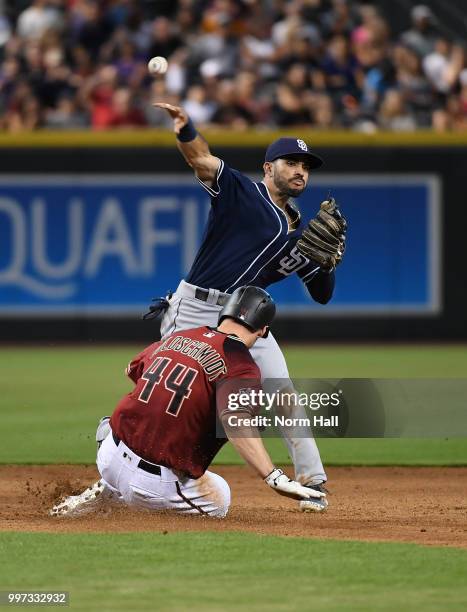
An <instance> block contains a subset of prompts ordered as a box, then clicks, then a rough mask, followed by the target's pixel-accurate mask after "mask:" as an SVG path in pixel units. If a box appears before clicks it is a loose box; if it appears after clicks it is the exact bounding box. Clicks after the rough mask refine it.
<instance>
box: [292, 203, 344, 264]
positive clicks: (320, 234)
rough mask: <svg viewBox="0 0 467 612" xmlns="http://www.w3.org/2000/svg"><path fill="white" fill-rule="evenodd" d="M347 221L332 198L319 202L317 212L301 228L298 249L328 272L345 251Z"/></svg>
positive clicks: (337, 262)
mask: <svg viewBox="0 0 467 612" xmlns="http://www.w3.org/2000/svg"><path fill="white" fill-rule="evenodd" d="M346 231H347V221H346V220H345V218H344V217H343V216H342V214H341V212H340V210H339V208H338V206H337V204H336V201H335V199H334V198H330V199H329V200H325V201H324V202H321V206H320V209H319V211H318V214H317V215H316V217H315V218H314V219H312V220H311V221H310V222H309V223H308V227H307V228H305V229H304V230H303V233H302V237H301V238H300V239H299V240H298V242H297V248H298V250H299V251H300V252H301V253H303V255H305V257H308V259H312V260H313V261H316V263H317V264H319V266H320V268H321V269H322V270H326V271H328V272H330V271H332V270H334V268H335V267H336V266H337V265H338V264H340V262H341V261H342V257H343V256H344V251H345V233H346Z"/></svg>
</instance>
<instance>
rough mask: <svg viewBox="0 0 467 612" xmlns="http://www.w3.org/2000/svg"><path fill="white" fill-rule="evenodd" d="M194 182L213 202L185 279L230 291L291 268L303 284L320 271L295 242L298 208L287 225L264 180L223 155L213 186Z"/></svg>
mask: <svg viewBox="0 0 467 612" xmlns="http://www.w3.org/2000/svg"><path fill="white" fill-rule="evenodd" d="M198 180H199V179H198ZM199 182H200V183H201V185H202V186H203V187H204V188H205V189H206V191H207V192H208V193H209V194H210V196H211V203H212V206H211V210H210V213H209V218H208V223H207V227H206V230H205V233H204V237H203V241H202V244H201V247H200V249H199V251H198V254H197V255H196V258H195V260H194V262H193V265H192V267H191V270H190V272H189V274H188V276H187V277H186V279H185V280H186V282H188V283H191V284H192V285H197V286H198V287H205V288H211V289H218V290H219V291H223V292H227V293H232V291H234V290H235V289H236V288H237V287H240V286H242V285H256V286H257V287H262V288H266V287H267V286H268V285H271V284H272V283H276V282H277V281H280V280H282V279H283V278H285V277H287V276H289V275H290V274H293V273H297V274H298V275H299V276H300V278H301V279H302V280H303V282H304V283H305V284H308V283H309V282H310V281H311V280H312V279H313V277H314V276H315V275H316V274H318V273H319V272H320V269H319V266H318V264H317V263H316V262H313V261H311V260H309V259H307V258H306V257H305V256H304V255H302V254H301V253H300V252H299V250H298V249H297V247H296V243H297V240H298V239H299V238H300V236H301V234H302V231H303V229H304V227H305V223H304V222H303V220H302V219H300V217H299V213H298V211H296V209H295V210H294V212H295V214H296V215H297V216H298V219H297V222H296V223H295V226H296V227H295V229H293V230H291V231H289V224H288V220H287V216H286V214H285V212H284V211H283V210H282V209H281V208H279V207H278V206H277V205H276V204H274V202H273V201H272V199H271V198H270V196H269V192H268V189H267V187H266V185H265V184H264V183H262V182H259V183H255V182H253V181H252V180H251V179H249V178H248V177H247V176H244V175H243V174H241V173H240V172H238V171H237V170H233V169H232V168H229V167H228V166H227V165H226V164H225V163H224V162H223V161H222V160H221V161H220V164H219V169H218V171H217V178H216V181H215V184H214V185H213V186H212V187H210V186H208V185H206V184H205V183H203V182H202V181H199ZM332 276H333V275H332Z"/></svg>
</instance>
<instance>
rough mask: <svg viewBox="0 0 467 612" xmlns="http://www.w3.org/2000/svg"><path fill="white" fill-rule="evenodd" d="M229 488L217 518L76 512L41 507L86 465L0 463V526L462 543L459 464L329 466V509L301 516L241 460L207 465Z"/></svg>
mask: <svg viewBox="0 0 467 612" xmlns="http://www.w3.org/2000/svg"><path fill="white" fill-rule="evenodd" d="M213 471H215V472H217V473H219V474H221V475H222V476H223V477H224V478H225V479H226V480H227V481H228V483H229V484H230V486H231V489H232V506H231V510H230V512H229V515H228V517H227V518H226V519H224V520H216V519H209V518H206V517H201V516H200V517H198V516H174V515H172V514H169V513H148V512H141V511H140V512H138V511H134V510H129V509H112V510H111V511H109V510H108V509H107V510H104V509H101V510H99V511H97V512H95V513H93V514H92V515H87V516H85V517H81V518H75V519H70V518H64V517H62V518H53V517H50V516H48V514H47V511H48V509H49V508H50V507H51V506H52V505H53V503H54V502H56V501H58V500H59V499H60V498H61V497H63V496H64V495H68V494H71V493H78V492H81V491H82V490H83V489H84V488H85V487H86V486H88V485H89V484H91V483H93V482H94V481H95V480H96V479H97V477H98V473H97V470H96V468H95V467H94V466H71V465H50V466H0V498H1V500H2V503H1V506H0V530H1V531H44V532H47V531H50V532H52V531H53V532H54V533H57V532H65V533H70V532H75V533H78V532H102V533H104V532H129V531H155V532H162V533H164V532H176V531H241V532H245V531H248V532H253V533H257V534H273V535H281V536H295V537H307V538H309V537H319V538H337V539H343V540H347V539H351V540H379V541H385V540H386V541H388V540H392V541H399V542H417V543H419V544H437V545H447V546H457V547H463V548H467V468H449V467H448V468H446V467H443V468H404V467H385V468H381V467H380V468H377V467H373V468H371V467H363V468H361V467H335V468H330V469H329V470H328V475H329V483H328V484H329V489H330V491H331V494H330V495H329V497H328V499H329V503H330V506H329V509H328V511H327V512H325V513H322V514H314V513H312V514H303V513H301V512H300V511H299V510H298V504H297V502H294V501H293V500H289V499H287V498H284V497H280V496H279V495H276V494H275V493H274V492H273V491H271V490H270V489H269V488H268V487H267V486H266V485H264V484H263V483H262V482H261V480H260V479H259V478H258V477H256V476H255V475H254V473H253V472H252V471H251V470H250V469H248V468H246V467H243V466H215V467H214V470H213Z"/></svg>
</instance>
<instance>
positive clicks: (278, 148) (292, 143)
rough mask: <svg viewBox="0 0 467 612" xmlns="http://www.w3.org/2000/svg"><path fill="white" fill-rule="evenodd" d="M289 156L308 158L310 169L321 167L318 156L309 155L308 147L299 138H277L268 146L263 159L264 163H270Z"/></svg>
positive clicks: (321, 163)
mask: <svg viewBox="0 0 467 612" xmlns="http://www.w3.org/2000/svg"><path fill="white" fill-rule="evenodd" d="M289 155H302V156H306V157H307V158H308V161H309V163H310V167H311V168H312V169H315V168H319V167H320V166H322V165H323V160H322V159H321V157H318V155H315V154H314V153H310V151H309V148H308V145H307V144H306V142H305V141H304V140H302V139H301V138H279V139H278V140H275V141H274V142H273V143H271V144H270V145H269V147H268V148H267V149H266V155H265V157H264V161H265V162H272V161H274V160H275V159H279V157H287V156H289Z"/></svg>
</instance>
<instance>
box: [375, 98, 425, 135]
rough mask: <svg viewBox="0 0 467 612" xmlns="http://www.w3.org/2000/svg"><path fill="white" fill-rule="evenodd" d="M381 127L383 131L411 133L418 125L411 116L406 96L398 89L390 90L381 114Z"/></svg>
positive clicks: (384, 99)
mask: <svg viewBox="0 0 467 612" xmlns="http://www.w3.org/2000/svg"><path fill="white" fill-rule="evenodd" d="M379 125H380V127H381V128H382V129H383V130H391V131H394V132H410V131H412V130H415V129H416V127H417V124H416V122H415V119H414V117H413V116H412V115H411V114H410V112H409V110H408V108H407V105H406V103H405V100H404V96H403V95H402V93H401V92H400V91H398V90H397V89H388V91H387V92H386V93H385V95H384V98H383V102H382V104H381V109H380V112H379Z"/></svg>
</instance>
